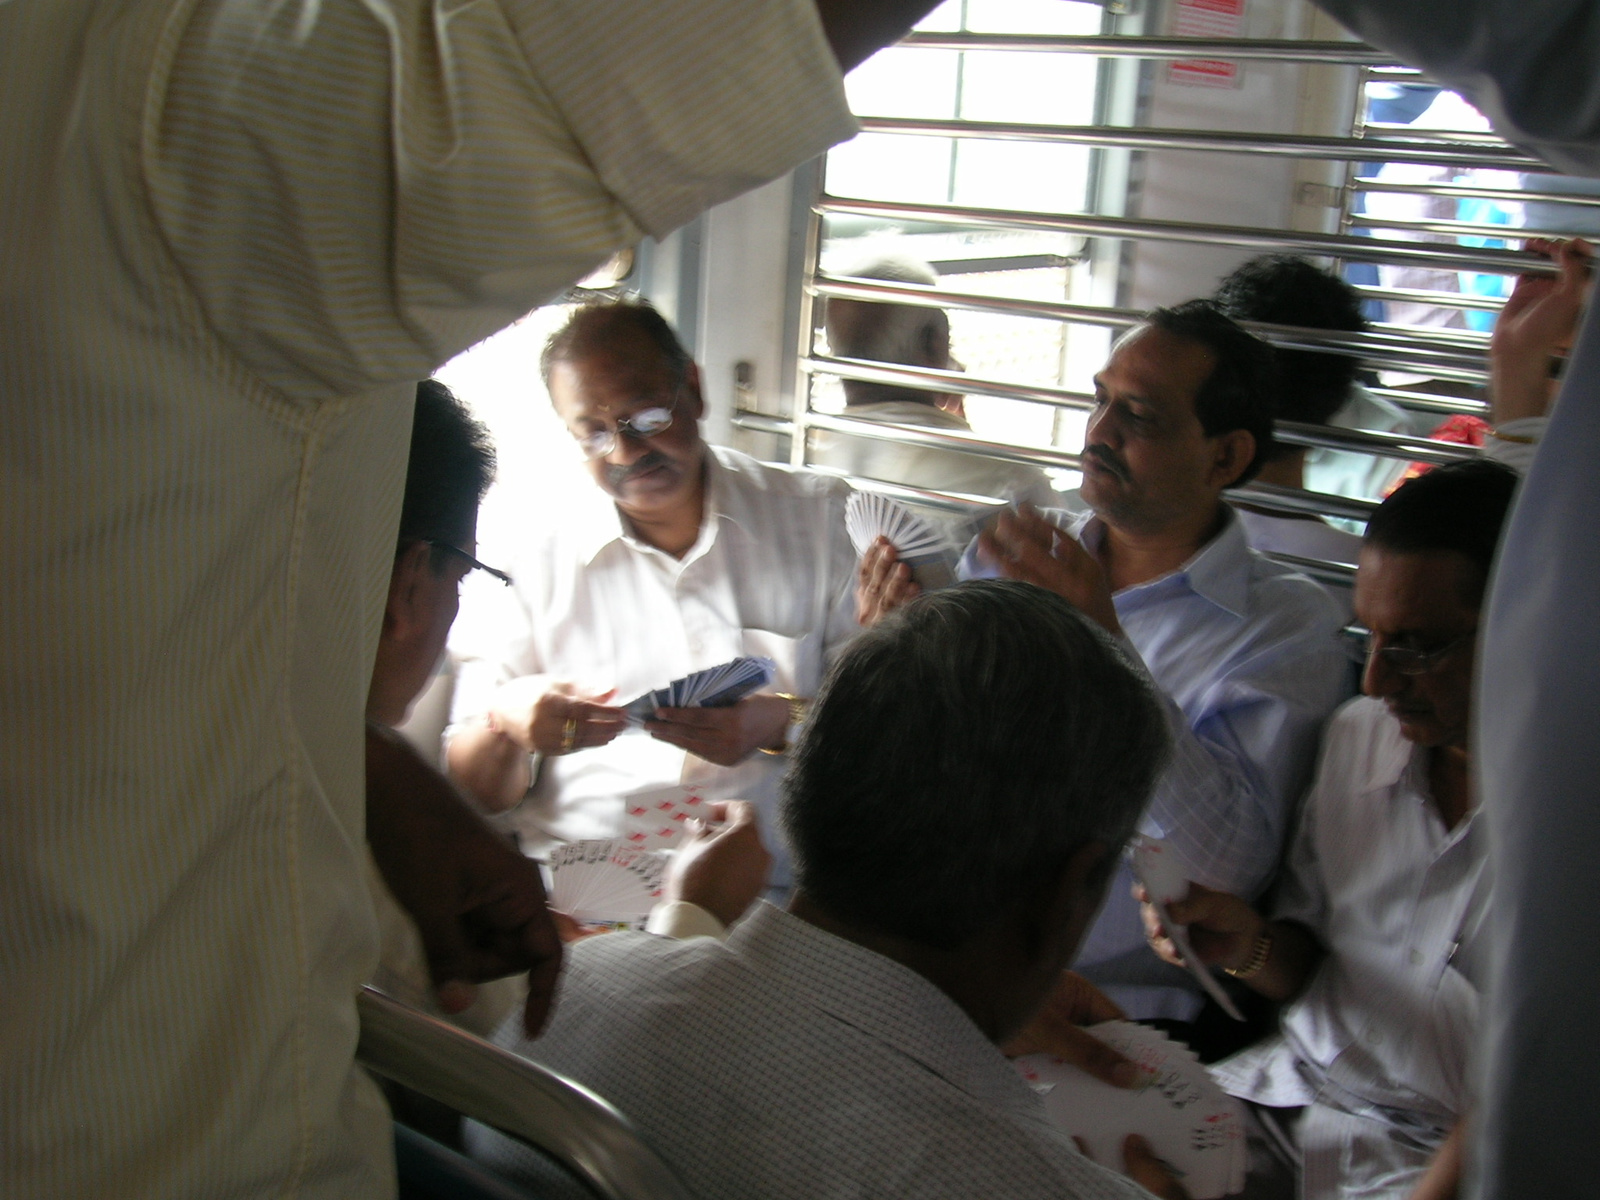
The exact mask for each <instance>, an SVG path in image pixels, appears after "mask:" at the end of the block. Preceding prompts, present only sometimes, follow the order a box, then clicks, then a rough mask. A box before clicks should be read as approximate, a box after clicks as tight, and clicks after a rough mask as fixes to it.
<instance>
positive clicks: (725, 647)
mask: <svg viewBox="0 0 1600 1200" xmlns="http://www.w3.org/2000/svg"><path fill="white" fill-rule="evenodd" d="M543 365H544V373H545V377H546V380H547V383H548V387H549V389H550V396H551V401H552V403H553V404H554V405H555V408H556V411H557V413H558V414H559V415H560V416H561V418H562V420H563V421H564V422H565V423H566V425H567V428H568V429H569V430H570V431H571V432H572V435H573V437H574V438H575V439H576V440H577V442H578V445H579V447H580V449H581V450H582V451H583V452H584V454H585V455H586V456H587V458H588V464H589V471H590V473H591V475H592V476H593V478H594V481H595V484H596V487H595V488H594V490H592V491H589V492H587V493H586V494H583V495H574V496H573V497H572V498H571V502H570V504H568V505H566V506H564V507H563V509H562V510H561V511H560V512H558V513H553V514H551V518H552V519H550V520H548V521H547V524H546V527H545V528H544V529H542V530H540V531H539V532H537V533H536V534H534V535H532V536H530V537H529V539H528V542H527V543H526V544H524V545H522V546H518V547H514V548H508V552H507V553H503V554H501V557H502V558H503V559H504V560H505V561H506V562H507V563H508V565H509V568H510V570H511V574H512V576H513V577H514V579H515V580H516V582H515V584H514V585H513V586H512V588H511V589H509V590H508V591H505V590H502V591H499V594H494V595H484V594H482V593H479V595H478V596H477V597H476V598H473V597H469V600H468V603H467V606H466V610H465V612H464V614H463V616H462V619H461V620H460V621H459V622H458V625H457V628H458V633H457V636H456V640H455V646H456V650H457V653H458V655H460V656H461V657H462V662H461V667H460V672H459V680H458V683H457V689H456V697H455V715H456V724H455V726H454V728H453V730H452V731H451V734H450V735H449V739H448V750H447V756H448V761H449V764H450V770H451V772H452V773H453V774H454V775H455V777H456V778H457V779H458V780H460V781H461V782H462V784H463V785H464V786H465V787H466V788H467V789H468V790H469V791H470V792H471V793H472V794H473V795H475V796H476V797H477V798H478V799H479V800H480V801H481V802H482V803H483V804H484V805H485V806H486V807H487V808H489V809H490V810H492V811H500V810H503V809H507V808H511V807H514V806H518V805H520V807H518V808H517V811H516V812H515V813H514V814H513V816H512V817H511V821H512V823H513V825H514V826H515V828H516V829H517V831H518V832H519V834H520V835H521V836H522V837H523V845H524V849H526V850H528V851H529V852H530V853H537V852H538V851H540V850H541V849H543V848H544V846H546V845H548V844H549V843H550V841H551V840H552V839H555V840H561V841H572V840H576V839H579V838H596V837H619V836H626V837H630V838H633V839H635V840H636V841H638V842H639V844H641V845H646V846H665V845H670V844H672V843H673V842H674V841H675V840H676V832H677V831H678V830H679V829H681V828H682V823H683V821H684V820H686V819H687V818H688V817H690V816H692V815H693V813H694V811H695V810H696V807H697V806H698V805H701V804H703V803H706V802H708V801H710V800H715V799H726V798H729V797H740V798H743V799H747V800H751V801H754V802H756V804H757V805H758V807H760V808H761V809H762V810H763V816H764V817H765V818H770V817H771V815H772V811H773V807H774V806H775V804H776V798H777V794H776V789H777V781H778V779H779V777H780V776H781V774H782V772H783V770H784V767H785V766H786V765H787V759H786V757H785V751H786V748H787V746H788V742H789V739H790V738H791V737H792V736H793V734H794V732H795V728H796V726H797V725H798V722H799V718H800V716H801V715H802V711H803V706H804V703H805V701H806V700H807V699H809V698H810V697H811V696H813V695H815V694H816V690H817V687H818V685H819V684H820V683H821V679H822V671H823V667H824V665H825V664H826V662H827V661H828V660H829V659H830V658H831V657H832V656H833V654H834V653H835V652H836V651H837V650H838V648H839V647H840V646H841V645H842V644H843V642H844V641H845V640H846V639H847V638H849V637H850V636H851V635H852V634H854V632H855V630H856V624H855V616H854V612H853V607H852V597H851V588H852V584H853V582H854V578H855V562H856V556H855V551H854V550H853V548H852V547H851V545H850V540H849V537H848V535H847V533H846V532H845V527H844V503H845V498H846V496H847V495H848V492H849V489H848V487H847V486H846V485H845V484H844V483H843V482H842V481H840V480H838V479H835V478H832V477H829V476H824V475H819V474H812V473H808V472H800V471H792V470H789V469H786V468H783V467H775V466H769V465H766V464H762V463H758V462H756V461H755V460H754V459H751V458H748V457H746V456H745V455H742V454H738V453H735V452H734V451H731V450H723V449H715V450H713V449H712V448H711V447H709V446H707V445H706V443H705V441H704V440H703V439H702V437H701V435H700V427H699V422H700V416H701V411H702V401H701V396H700V376H699V371H698V370H697V369H696V367H695V365H694V363H693V362H692V361H691V360H690V357H689V355H688V353H687V351H685V350H684V349H683V347H682V346H681V345H680V344H679V343H678V340H677V338H676V336H675V335H674V334H673V332H672V330H671V328H670V327H669V326H668V325H667V323H666V322H665V321H664V320H663V319H662V318H661V316H660V315H659V314H658V313H656V311H655V310H654V309H653V308H651V307H650V306H649V305H647V304H644V303H643V302H631V301H629V302H617V303H608V304H595V305H590V306H587V307H584V308H582V309H580V310H579V311H578V312H577V313H575V314H574V316H573V317H572V319H571V321H570V322H569V323H568V325H567V326H566V327H565V328H563V329H562V330H560V331H558V332H557V333H556V334H555V335H554V336H553V337H552V338H551V341H550V344H549V346H548V347H547V349H546V352H545V355H544V364H543ZM741 655H764V656H766V657H769V658H771V659H772V660H773V661H774V663H775V664H776V666H777V678H776V679H775V680H774V681H773V682H772V683H771V685H770V686H768V687H766V688H763V689H762V690H761V691H760V692H758V693H757V694H754V695H750V696H746V697H745V698H744V699H742V700H740V701H738V702H737V703H736V704H733V705H730V706H728V707H723V708H673V709H660V710H658V711H657V712H656V713H655V714H654V716H653V717H652V718H651V719H649V720H647V721H646V722H645V723H644V725H643V728H640V729H629V728H628V727H627V726H626V724H625V722H624V719H623V712H622V710H621V709H620V708H619V707H617V705H618V704H622V703H626V702H628V701H631V700H633V699H634V698H635V697H637V696H640V695H643V694H644V693H646V692H649V691H651V690H653V689H655V688H659V687H662V686H664V685H665V684H667V683H668V682H670V681H671V680H673V679H676V678H679V677H681V676H684V675H687V674H689V673H690V672H692V671H698V670H704V669H706V668H709V667H714V666H717V665H719V664H721V663H725V662H728V661H729V660H731V659H733V658H737V657H739V656H741ZM524 797H527V798H526V800H524ZM768 829H769V839H770V838H771V835H772V833H773V832H775V831H773V830H772V829H771V826H770V821H769V825H768ZM776 844H777V846H778V848H779V849H780V853H779V854H778V860H779V865H778V868H777V874H776V876H775V883H776V884H777V885H778V886H782V885H783V884H785V883H787V878H786V875H785V868H784V866H783V855H782V854H781V842H778V843H776Z"/></svg>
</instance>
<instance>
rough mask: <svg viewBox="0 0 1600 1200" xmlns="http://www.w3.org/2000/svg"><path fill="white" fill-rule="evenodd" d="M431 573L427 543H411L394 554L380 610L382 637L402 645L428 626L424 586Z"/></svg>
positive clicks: (429, 625) (425, 589) (429, 550)
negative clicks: (384, 597) (392, 568)
mask: <svg viewBox="0 0 1600 1200" xmlns="http://www.w3.org/2000/svg"><path fill="white" fill-rule="evenodd" d="M432 574H433V547H432V546H430V545H428V543H427V542H412V543H411V545H409V546H407V547H406V548H405V549H404V550H402V551H401V552H400V553H399V554H397V555H395V559H394V570H393V571H391V572H390V573H389V599H388V601H387V603H385V605H384V608H383V635H384V637H386V638H389V639H391V640H393V641H396V642H405V641H407V640H408V639H410V638H413V637H415V636H416V635H417V633H418V631H419V630H424V629H428V628H430V627H431V621H430V620H429V616H430V614H429V612H428V604H427V601H428V591H427V583H428V580H429V577H430V576H432Z"/></svg>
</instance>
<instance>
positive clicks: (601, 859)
mask: <svg viewBox="0 0 1600 1200" xmlns="http://www.w3.org/2000/svg"><path fill="white" fill-rule="evenodd" d="M666 865H667V855H666V854H665V853H664V852H662V851H659V850H639V849H636V848H635V847H634V846H633V845H631V844H630V843H629V842H627V841H626V840H624V839H621V838H600V839H596V840H592V841H583V842H569V843H568V844H566V845H564V846H557V847H556V848H555V850H554V851H552V852H551V855H550V861H549V863H548V864H547V867H548V870H549V873H550V907H551V908H553V909H555V910H556V911H557V912H563V913H566V914H567V915H568V916H570V917H572V918H573V919H574V920H576V921H578V922H580V923H581V924H585V925H606V926H617V925H643V924H644V922H645V918H647V917H648V916H649V915H650V910H651V909H652V908H654V907H655V904H656V901H657V900H659V899H660V898H661V879H662V876H663V874H664V873H665V871H666Z"/></svg>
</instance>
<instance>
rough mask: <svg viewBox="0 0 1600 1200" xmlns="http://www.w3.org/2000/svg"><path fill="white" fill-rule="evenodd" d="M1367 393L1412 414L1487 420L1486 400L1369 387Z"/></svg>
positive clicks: (1487, 407) (1487, 404)
mask: <svg viewBox="0 0 1600 1200" xmlns="http://www.w3.org/2000/svg"><path fill="white" fill-rule="evenodd" d="M1367 391H1369V392H1371V393H1372V394H1373V395H1374V396H1381V397H1382V398H1383V399H1385V400H1388V401H1390V402H1391V403H1393V404H1398V405H1399V406H1400V407H1401V408H1405V409H1409V410H1411V411H1413V412H1435V413H1447V414H1450V415H1454V414H1456V413H1460V414H1462V415H1464V416H1469V417H1482V418H1484V419H1485V420H1488V418H1489V402H1488V401H1487V400H1468V399H1466V398H1465V397H1462V396H1430V395H1428V394H1427V393H1426V392H1408V391H1405V390H1403V389H1400V388H1382V387H1369V388H1368V389H1367Z"/></svg>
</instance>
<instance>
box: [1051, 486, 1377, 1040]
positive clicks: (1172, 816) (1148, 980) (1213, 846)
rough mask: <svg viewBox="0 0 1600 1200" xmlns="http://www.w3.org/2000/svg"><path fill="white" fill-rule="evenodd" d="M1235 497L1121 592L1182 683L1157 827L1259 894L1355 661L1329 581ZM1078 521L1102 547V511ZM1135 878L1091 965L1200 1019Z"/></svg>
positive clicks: (1173, 711)
mask: <svg viewBox="0 0 1600 1200" xmlns="http://www.w3.org/2000/svg"><path fill="white" fill-rule="evenodd" d="M1227 511H1228V519H1227V522H1226V524H1224V526H1223V528H1222V530H1221V532H1219V533H1218V534H1217V535H1216V536H1215V537H1214V538H1212V539H1211V541H1210V542H1208V543H1207V544H1206V545H1205V547H1204V548H1203V549H1202V550H1201V551H1200V552H1199V553H1198V554H1196V555H1195V556H1194V558H1192V559H1190V560H1189V561H1188V562H1187V563H1185V564H1184V565H1183V566H1182V567H1180V568H1179V569H1178V570H1176V571H1173V572H1172V573H1171V574H1168V575H1164V576H1162V577H1161V578H1160V579H1155V580H1152V581H1151V582H1149V583H1144V584H1140V585H1138V586H1137V587H1130V588H1124V589H1123V590H1122V591H1120V592H1117V593H1116V594H1115V595H1114V596H1113V597H1112V600H1113V603H1114V604H1115V605H1116V610H1117V620H1118V621H1119V622H1120V623H1121V625H1122V628H1123V631H1124V633H1126V635H1127V638H1128V641H1129V642H1130V643H1132V645H1133V647H1134V649H1135V650H1137V651H1138V654H1139V657H1140V658H1141V659H1142V660H1143V662H1144V665H1145V667H1146V668H1147V669H1148V670H1149V672H1150V675H1151V678H1152V679H1154V680H1155V683H1156V686H1157V687H1158V688H1159V689H1160V690H1161V692H1162V693H1163V694H1164V695H1165V696H1166V697H1167V709H1168V725H1169V727H1170V728H1171V731H1172V735H1173V752H1172V761H1171V764H1170V765H1169V766H1168V768H1167V770H1166V771H1165V772H1164V773H1163V774H1162V776H1161V779H1160V780H1159V781H1158V782H1157V784H1156V789H1155V793H1154V795H1153V796H1152V798H1151V801H1150V807H1149V808H1148V809H1147V810H1146V813H1145V817H1144V823H1143V826H1142V828H1143V830H1144V832H1146V833H1148V834H1150V835H1152V836H1155V837H1164V838H1166V839H1167V840H1168V841H1169V842H1170V843H1171V845H1172V848H1173V850H1174V851H1175V853H1176V854H1177V856H1178V857H1179V859H1180V861H1182V863H1183V864H1184V865H1185V867H1186V868H1187V870H1188V877H1189V878H1190V879H1192V880H1194V881H1195V882H1196V883H1200V884H1203V885H1204V886H1206V887H1209V888H1216V889H1217V890H1219V891H1224V892H1231V893H1233V894H1234V895H1240V896H1255V895H1256V894H1258V893H1259V892H1260V891H1261V889H1262V888H1264V887H1265V886H1266V885H1267V882H1268V880H1269V879H1270V878H1271V877H1272V873H1273V871H1274V870H1276V868H1277V865H1278V858H1279V855H1280V853H1281V852H1282V849H1283V845H1284V841H1285V839H1286V837H1287V835H1288V831H1289V829H1290V827H1291V825H1292V824H1293V821H1294V810H1295V804H1296V803H1297V801H1298V800H1299V798H1300V795H1301V793H1302V791H1303V790H1304V788H1305V785H1306V782H1307V781H1308V779H1309V778H1310V775H1311V768H1312V765H1313V763H1314V762H1315V760H1316V753H1317V741H1318V737H1319V735H1320V733H1321V730H1322V724H1323V722H1324V721H1325V720H1327V717H1328V714H1329V713H1331V712H1332V711H1333V709H1334V706H1335V705H1337V704H1338V703H1339V701H1340V699H1341V698H1342V694H1343V691H1344V688H1345V686H1346V681H1347V679H1348V671H1347V669H1346V660H1345V657H1344V655H1343V653H1342V652H1341V650H1340V649H1339V646H1338V644H1337V641H1336V635H1337V631H1338V630H1339V628H1340V625H1341V623H1342V622H1341V615H1340V613H1339V611H1338V609H1337V608H1336V607H1335V606H1334V604H1333V602H1332V601H1331V600H1330V599H1329V598H1328V596H1327V594H1326V593H1325V592H1324V591H1323V590H1322V589H1321V588H1320V587H1318V586H1317V585H1316V584H1315V583H1313V582H1312V581H1311V580H1310V579H1308V578H1306V577H1305V576H1304V575H1301V574H1299V573H1297V572H1295V571H1292V570H1290V569H1289V568H1288V567H1284V566H1280V565H1278V564H1276V563H1273V562H1271V561H1269V560H1268V559H1266V558H1263V557H1262V556H1261V555H1259V554H1257V553H1255V552H1254V551H1253V550H1251V549H1250V548H1249V546H1247V545H1246V544H1245V538H1244V531H1243V528H1242V527H1241V526H1240V524H1239V522H1238V521H1237V520H1236V519H1235V518H1234V516H1233V510H1232V509H1228V510H1227ZM1071 529H1072V532H1073V533H1074V535H1075V536H1076V537H1078V539H1079V540H1080V541H1082V542H1083V543H1084V545H1085V546H1087V547H1088V548H1089V549H1090V550H1091V551H1092V550H1093V549H1094V548H1095V547H1096V546H1097V545H1098V542H1099V539H1100V538H1101V537H1103V536H1104V526H1103V525H1102V524H1101V523H1100V520H1099V518H1098V517H1095V516H1094V515H1093V514H1087V515H1085V516H1082V517H1079V518H1078V519H1077V521H1076V522H1075V523H1074V524H1073V525H1072V527H1071ZM1131 887H1132V877H1131V875H1129V873H1128V872H1127V869H1126V868H1123V869H1122V870H1121V871H1119V873H1118V876H1117V878H1115V879H1113V881H1112V884H1111V888H1110V890H1109V892H1108V894H1107V896H1106V903H1105V907H1104V908H1102V909H1101V911H1100V915H1099V917H1098V918H1096V920H1095V923H1094V926H1093V927H1092V928H1091V929H1090V931H1089V936H1088V937H1087V938H1086V939H1085V940H1084V945H1083V948H1082V949H1081V950H1080V951H1079V958H1078V968H1079V970H1081V971H1082V972H1083V973H1084V974H1085V975H1087V976H1088V977H1089V978H1091V979H1093V980H1094V981H1095V982H1096V983H1098V984H1099V985H1100V986H1101V987H1102V988H1104V989H1105V990H1106V991H1107V993H1108V994H1109V995H1111V996H1112V997H1113V998H1114V999H1115V1000H1116V1001H1117V1002H1118V1003H1119V1004H1121V1005H1122V1006H1123V1007H1124V1008H1125V1009H1126V1010H1127V1011H1128V1012H1129V1014H1130V1015H1132V1016H1135V1017H1173V1018H1176V1019H1179V1020H1187V1019H1190V1018H1192V1017H1193V1016H1194V1014H1195V1013H1196V1012H1198V1011H1199V1007H1200V1000H1199V997H1198V991H1197V989H1198V986H1199V985H1198V984H1196V983H1195V982H1194V981H1193V979H1192V978H1191V977H1190V976H1189V974H1188V973H1187V972H1185V971H1180V970H1179V969H1178V968H1176V967H1169V966H1167V965H1166V964H1165V963H1162V962H1161V961H1160V960H1159V959H1157V958H1156V957H1155V955H1154V954H1153V953H1151V951H1150V949H1149V947H1148V946H1147V945H1146V944H1145V940H1144V932H1143V927H1142V925H1141V924H1140V919H1139V908H1138V905H1137V904H1136V903H1135V902H1134V900H1133V897H1132V895H1131Z"/></svg>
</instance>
